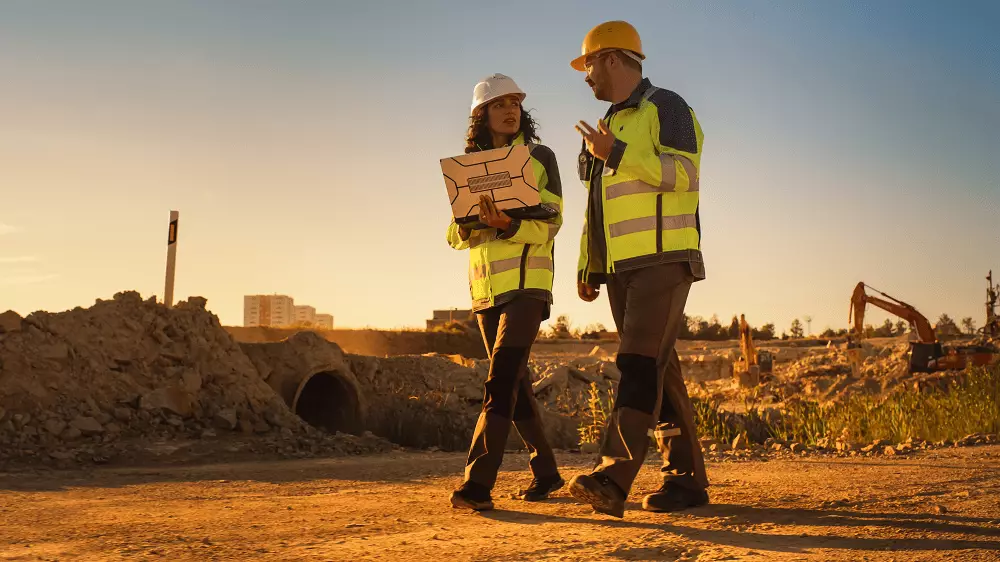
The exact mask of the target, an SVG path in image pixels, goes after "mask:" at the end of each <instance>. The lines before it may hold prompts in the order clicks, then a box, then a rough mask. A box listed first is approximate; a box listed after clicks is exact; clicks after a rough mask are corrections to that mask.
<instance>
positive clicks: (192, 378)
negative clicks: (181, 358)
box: [181, 371, 201, 394]
mask: <svg viewBox="0 0 1000 562" xmlns="http://www.w3.org/2000/svg"><path fill="white" fill-rule="evenodd" d="M181 388H183V389H184V390H186V391H187V392H188V393H190V394H197V393H198V391H200V390H201V375H200V374H198V372H197V371H184V374H183V375H181Z"/></svg>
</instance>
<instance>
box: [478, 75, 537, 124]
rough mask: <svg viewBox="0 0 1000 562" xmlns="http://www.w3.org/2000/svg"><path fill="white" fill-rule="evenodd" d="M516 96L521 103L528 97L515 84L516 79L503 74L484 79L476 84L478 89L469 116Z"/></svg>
mask: <svg viewBox="0 0 1000 562" xmlns="http://www.w3.org/2000/svg"><path fill="white" fill-rule="evenodd" d="M511 94H514V95H516V96H517V97H518V99H519V100H520V101H524V98H526V97H527V96H528V95H527V94H525V93H524V92H522V91H521V88H518V87H517V84H516V83H514V79H513V78H511V77H510V76H504V75H503V74H494V75H492V76H489V77H487V78H484V79H482V80H480V81H479V83H478V84H476V89H475V90H473V91H472V109H470V110H469V114H470V115H471V114H473V113H475V112H476V110H477V109H479V108H480V107H482V106H483V105H485V104H487V103H490V102H491V101H493V100H495V99H497V98H501V97H503V96H509V95H511Z"/></svg>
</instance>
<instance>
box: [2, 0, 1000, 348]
mask: <svg viewBox="0 0 1000 562" xmlns="http://www.w3.org/2000/svg"><path fill="white" fill-rule="evenodd" d="M997 6H998V5H996V4H994V3H990V2H958V3H954V4H951V5H948V6H945V5H944V4H941V3H930V2H902V1H885V2H874V3H871V4H863V3H857V2H845V3H824V2H791V1H789V2H731V3H721V2H693V1H692V2H622V3H618V4H615V5H614V6H613V7H612V5H611V3H607V2H557V1H549V2H518V1H512V2H504V3H469V2H450V1H449V2H445V1H429V2H420V3H410V4H406V5H397V4H395V3H391V2H377V1H370V2H364V3H361V2H282V3H275V2H238V3H237V2H210V3H205V2H145V3H134V2H102V1H95V2H88V3H86V4H84V3H77V2H44V3H40V2H26V1H25V2H5V3H3V4H0V76H3V77H4V78H3V87H0V122H2V123H3V124H4V126H3V128H2V129H0V309H7V308H13V309H14V310H17V311H18V312H21V313H22V314H24V313H27V312H30V311H33V310H36V309H47V310H64V309H68V308H72V307H74V306H77V305H87V304H89V303H91V302H92V300H93V299H94V298H107V297H109V296H110V295H111V294H113V293H114V292H116V291H119V290H122V289H126V288H130V289H137V290H139V291H141V292H142V293H143V294H146V295H148V294H161V293H162V290H163V289H162V286H163V261H164V255H165V248H164V244H163V241H164V238H165V235H164V231H165V228H166V219H167V214H168V211H169V210H170V209H177V210H179V211H180V212H181V225H182V226H181V241H180V246H179V251H178V278H177V290H176V293H177V294H178V295H179V296H182V297H183V296H186V295H193V294H200V295H204V296H206V297H207V298H208V299H209V306H210V308H212V309H213V310H214V311H215V312H216V313H217V314H219V315H220V317H221V319H222V320H223V322H225V323H230V324H238V323H240V322H241V321H242V295H243V294H247V293H271V292H277V293H285V294H289V295H292V296H293V297H295V299H296V301H297V302H300V303H308V304H312V305H314V306H316V307H317V308H319V309H320V310H322V311H327V312H330V313H332V314H334V316H335V317H336V323H337V324H338V325H341V326H366V325H367V326H377V327H385V328H388V327H399V326H419V325H421V324H422V322H423V319H425V318H426V317H428V315H429V313H430V310H431V309H432V308H443V307H452V306H453V307H465V306H467V305H468V302H469V297H468V288H467V281H466V279H465V271H466V260H467V256H466V255H465V254H464V253H462V252H456V251H454V250H451V249H450V248H449V247H448V246H447V245H446V244H445V243H444V229H445V226H446V224H447V222H448V217H449V215H448V212H449V210H448V206H447V203H446V198H445V195H444V189H443V185H442V181H441V179H440V177H439V170H438V164H437V161H438V159H439V158H441V157H443V156H449V155H452V154H456V153H458V152H460V151H461V148H462V146H463V142H462V138H463V135H464V129H465V124H466V115H467V111H468V104H469V100H470V98H471V94H472V88H473V86H474V85H475V83H476V81H477V80H478V79H480V78H481V77H483V76H486V75H488V74H491V73H494V72H503V73H505V74H508V75H510V76H512V77H514V78H515V80H517V81H518V83H519V84H520V85H521V87H522V88H523V89H525V90H526V91H527V92H528V99H527V100H526V103H525V105H526V107H528V108H529V109H531V110H532V111H533V114H534V115H535V117H536V118H537V120H538V121H539V124H540V127H541V128H540V133H541V136H542V141H543V142H544V143H545V144H547V145H549V146H550V147H551V148H552V149H553V150H554V151H555V153H556V156H557V158H558V161H559V164H560V167H561V172H562V174H561V175H562V177H563V184H564V192H565V212H566V220H565V226H564V228H563V230H562V232H561V233H560V234H559V237H558V238H557V244H556V252H557V256H556V264H557V265H556V289H555V299H556V304H555V308H554V312H555V313H556V314H561V313H566V314H569V315H570V317H571V318H572V319H573V320H574V321H575V322H576V323H579V324H587V323H590V322H598V321H599V322H603V323H605V324H607V325H609V326H610V325H611V317H610V313H609V312H608V310H607V302H606V300H605V299H604V298H603V297H602V298H601V300H600V301H599V302H598V303H595V304H585V303H583V302H581V301H579V300H578V299H577V298H576V296H575V288H574V277H575V268H576V261H577V253H578V246H579V235H580V229H581V226H582V217H583V214H584V204H585V192H584V189H583V188H582V186H580V184H579V182H578V181H577V180H576V179H575V174H574V169H573V168H574V162H575V157H576V153H577V151H578V150H579V136H578V135H577V134H576V132H575V131H574V130H573V124H574V123H575V122H576V121H577V120H579V119H586V120H589V121H591V122H593V121H595V120H596V119H597V118H598V117H600V116H601V115H602V114H603V112H604V109H605V105H604V104H602V103H600V102H598V101H596V100H594V99H593V97H592V94H591V93H590V90H589V89H588V88H587V87H586V85H585V84H584V83H583V77H582V75H581V74H579V73H576V72H574V71H573V70H572V69H570V67H569V60H570V59H572V58H573V57H574V56H576V55H577V54H578V53H579V48H580V41H581V40H582V38H583V35H584V34H585V33H586V32H587V30H589V29H590V28H591V27H593V26H594V25H596V24H597V23H599V22H601V21H605V20H608V19H626V20H629V21H631V22H632V23H633V24H635V25H636V27H637V28H638V30H639V32H640V34H641V35H642V39H643V45H644V49H645V51H646V54H647V57H648V58H647V63H646V65H645V71H646V74H647V76H648V77H649V78H650V79H651V80H652V81H653V82H654V83H655V84H657V85H659V86H661V87H665V88H669V89H672V90H674V91H676V92H678V93H679V94H681V95H682V96H683V97H685V98H686V99H687V101H688V102H689V104H690V105H691V106H692V107H694V108H695V110H696V111H697V113H698V116H699V120H700V121H701V123H702V125H703V127H704V130H705V136H706V141H705V153H704V156H703V160H702V164H703V169H702V176H703V180H702V186H703V187H702V221H703V226H704V243H703V249H704V251H705V254H706V260H707V268H708V279H707V280H705V281H703V282H701V283H698V284H696V285H695V287H694V288H693V289H692V292H691V297H690V299H689V303H688V313H689V314H692V315H702V316H705V317H708V316H711V315H712V314H713V313H717V314H719V315H720V316H722V317H724V318H725V317H727V316H728V315H731V314H733V313H741V312H742V313H745V314H746V315H747V319H748V320H749V321H750V322H751V323H754V324H762V323H764V322H774V323H776V324H777V325H778V327H779V329H782V328H787V326H788V325H789V323H790V322H791V320H792V319H793V318H795V317H802V316H805V315H812V316H813V317H814V320H813V323H812V327H813V330H814V331H819V330H822V329H823V328H824V327H826V326H831V327H846V323H847V308H848V307H847V304H848V300H849V297H850V292H851V289H852V288H853V286H854V284H855V283H856V282H857V281H859V280H864V281H866V282H869V283H871V284H872V285H874V286H875V287H878V288H880V289H882V290H885V291H887V292H888V293H889V294H891V295H894V296H896V297H898V298H901V299H903V300H905V301H907V302H910V303H911V304H913V305H914V306H916V307H917V308H918V309H920V310H921V311H922V312H924V313H925V315H927V316H928V317H930V318H931V319H932V320H933V319H936V318H937V316H938V315H939V314H941V313H942V312H948V313H949V314H951V315H952V316H954V317H959V318H961V317H964V316H972V317H973V318H974V319H975V320H976V321H977V324H980V325H981V324H982V320H983V316H984V313H983V310H982V308H983V307H982V303H983V300H984V293H983V289H984V284H985V281H984V280H983V277H984V276H985V274H986V271H987V270H988V269H990V268H994V269H995V270H998V272H1000V218H998V217H1000V209H998V201H1000V164H998V163H997V160H998V157H997V155H998V154H1000V133H997V131H1000V41H997V39H996V33H995V30H996V29H998V28H1000V7H997ZM998 276H1000V275H998ZM871 318H872V320H873V321H874V322H880V321H881V320H882V319H883V318H884V316H882V315H879V314H878V313H877V312H873V313H871Z"/></svg>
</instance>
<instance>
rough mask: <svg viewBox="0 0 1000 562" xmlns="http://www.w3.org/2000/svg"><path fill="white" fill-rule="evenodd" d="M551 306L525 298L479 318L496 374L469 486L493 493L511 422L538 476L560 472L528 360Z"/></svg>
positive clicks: (490, 380)
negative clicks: (546, 311) (483, 487)
mask: <svg viewBox="0 0 1000 562" xmlns="http://www.w3.org/2000/svg"><path fill="white" fill-rule="evenodd" d="M547 306H548V304H547V303H545V302H544V301H542V300H539V299H534V298H531V297H526V296H521V297H517V298H515V299H514V300H512V301H510V302H509V303H507V304H504V305H500V306H497V307H494V308H490V309H488V310H485V311H483V312H482V313H479V314H477V317H478V319H479V328H480V330H481V331H482V333H483V341H484V343H485V344H486V350H487V353H489V356H490V373H489V376H487V378H486V384H485V386H486V392H485V395H484V397H483V411H482V413H481V414H480V415H479V421H478V422H477V423H476V430H475V433H474V434H473V435H472V446H471V447H470V448H469V460H468V462H467V463H466V466H465V479H466V480H467V481H468V480H471V481H473V482H476V483H477V484H482V485H484V486H487V487H488V488H490V489H492V488H493V485H494V484H495V483H496V479H497V471H499V470H500V463H501V462H502V461H503V452H504V447H505V446H506V444H507V436H508V435H509V433H510V426H511V422H513V424H514V427H515V428H516V429H517V432H518V433H519V434H520V435H521V439H522V440H524V444H525V445H526V446H527V448H528V451H529V452H530V454H531V455H530V457H529V460H528V466H529V467H530V468H531V473H532V475H533V476H534V477H535V478H544V477H546V476H554V475H555V474H557V473H558V469H557V468H556V459H555V456H554V455H553V454H552V448H551V447H550V446H549V442H548V440H547V439H546V438H545V432H544V431H543V429H542V422H541V418H540V417H539V413H538V404H537V403H536V402H535V394H534V392H533V391H532V389H531V378H530V377H529V376H528V355H529V353H530V352H531V345H532V344H533V343H534V342H535V338H536V337H537V336H538V327H539V326H540V325H541V323H542V317H543V316H544V314H545V308H546V307H547Z"/></svg>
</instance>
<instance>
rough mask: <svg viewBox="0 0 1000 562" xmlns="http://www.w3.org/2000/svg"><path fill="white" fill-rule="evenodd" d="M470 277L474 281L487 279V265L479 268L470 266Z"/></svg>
mask: <svg viewBox="0 0 1000 562" xmlns="http://www.w3.org/2000/svg"><path fill="white" fill-rule="evenodd" d="M469 277H470V278H471V279H472V280H473V281H479V280H480V279H483V278H485V277H486V266H485V265H480V266H478V267H477V266H470V267H469Z"/></svg>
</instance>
